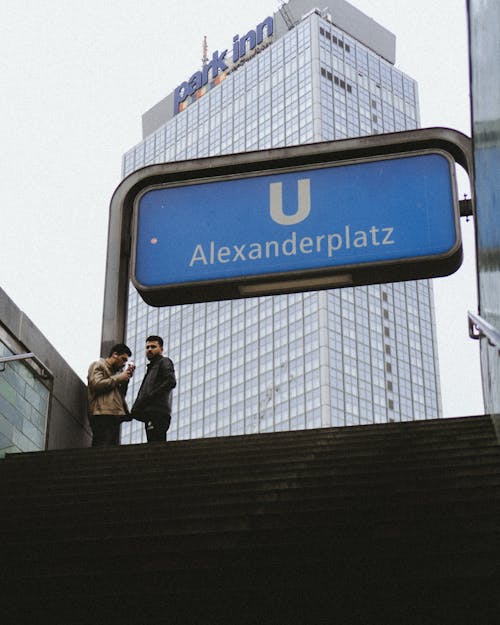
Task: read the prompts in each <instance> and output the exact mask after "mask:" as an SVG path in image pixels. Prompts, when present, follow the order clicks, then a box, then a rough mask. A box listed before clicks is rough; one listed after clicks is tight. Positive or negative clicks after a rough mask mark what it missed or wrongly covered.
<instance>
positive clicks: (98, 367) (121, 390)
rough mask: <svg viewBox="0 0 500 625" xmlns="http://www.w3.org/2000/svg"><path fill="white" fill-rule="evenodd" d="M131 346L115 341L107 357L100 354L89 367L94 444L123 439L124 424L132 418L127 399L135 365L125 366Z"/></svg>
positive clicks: (91, 425)
mask: <svg viewBox="0 0 500 625" xmlns="http://www.w3.org/2000/svg"><path fill="white" fill-rule="evenodd" d="M131 355H132V352H131V351H130V349H129V348H128V347H127V346H126V345H125V344H123V343H119V344H117V345H114V346H113V347H112V348H111V350H110V352H109V356H108V357H107V358H100V359H99V360H96V361H95V362H93V363H92V364H91V365H90V367H89V372H88V376H87V382H88V389H87V391H88V392H87V395H88V416H89V423H90V427H91V429H92V434H93V439H92V447H109V446H112V445H118V444H119V443H120V424H121V422H122V421H131V419H132V418H131V417H130V413H129V409H128V407H127V403H126V401H125V395H126V393H127V386H128V383H129V380H130V378H131V377H132V374H133V373H134V369H135V366H134V365H133V363H130V364H129V365H128V367H126V368H125V365H126V364H127V361H128V359H129V357H130V356H131Z"/></svg>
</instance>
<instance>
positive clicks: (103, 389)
mask: <svg viewBox="0 0 500 625" xmlns="http://www.w3.org/2000/svg"><path fill="white" fill-rule="evenodd" d="M118 375H120V373H119V372H116V371H114V370H113V368H112V367H110V366H109V365H108V364H107V362H106V359H105V358H101V359H99V360H96V362H93V363H92V364H91V365H90V367H89V372H88V376H87V383H88V389H87V390H88V393H87V396H88V414H89V416H90V415H117V416H125V415H129V410H128V407H127V403H126V402H125V395H126V393H127V386H128V381H127V382H119V381H118V380H117V379H116V378H117V377H118Z"/></svg>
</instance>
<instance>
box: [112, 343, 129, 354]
mask: <svg viewBox="0 0 500 625" xmlns="http://www.w3.org/2000/svg"><path fill="white" fill-rule="evenodd" d="M113 354H118V356H121V355H122V354H127V356H132V352H131V351H130V348H129V347H127V346H126V345H125V343H117V344H116V345H113V347H112V348H111V349H110V350H109V355H110V356H112V355H113Z"/></svg>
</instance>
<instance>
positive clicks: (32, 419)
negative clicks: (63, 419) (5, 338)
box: [0, 342, 50, 458]
mask: <svg viewBox="0 0 500 625" xmlns="http://www.w3.org/2000/svg"><path fill="white" fill-rule="evenodd" d="M11 355H12V352H11V351H10V350H9V349H8V348H7V347H6V346H5V345H4V344H3V343H1V342H0V356H11ZM49 401H50V391H49V388H47V386H46V385H45V383H44V382H43V381H42V380H41V379H39V378H38V377H37V375H36V374H35V372H34V371H33V370H32V369H31V368H30V366H29V365H28V364H27V363H26V362H25V361H22V360H18V361H13V362H7V363H3V364H2V363H0V458H1V457H3V456H4V455H5V454H6V453H12V452H22V451H39V450H42V449H44V447H45V431H46V421H47V414H48V409H49Z"/></svg>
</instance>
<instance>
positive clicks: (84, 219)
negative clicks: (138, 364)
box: [0, 0, 483, 416]
mask: <svg viewBox="0 0 500 625" xmlns="http://www.w3.org/2000/svg"><path fill="white" fill-rule="evenodd" d="M279 4H280V3H279V1H278V0H252V2H249V3H244V2H239V1H238V0H232V1H231V2H229V1H228V0H217V1H215V0H204V1H203V2H201V1H200V0H193V1H192V2H190V3H186V4H182V3H181V4H179V3H177V2H175V3H174V2H168V1H165V0H142V1H141V2H137V0H135V1H131V0H104V1H103V0H86V1H85V2H81V0H64V1H62V0H2V2H1V3H0V24H1V26H0V28H1V36H0V54H1V58H2V64H1V69H0V79H1V85H2V98H1V101H0V124H1V143H0V145H1V147H0V149H1V155H2V158H1V173H0V176H1V178H0V180H1V194H2V203H1V209H0V211H1V213H0V215H1V220H0V286H2V288H3V289H4V290H5V291H6V292H7V293H8V295H9V296H10V297H11V298H12V299H13V300H14V302H15V303H16V304H17V306H19V307H20V308H21V309H22V310H23V311H24V312H25V313H26V314H27V315H28V316H29V317H30V318H31V319H32V321H33V322H34V323H35V324H36V325H37V326H38V328H39V329H40V330H41V331H42V332H43V333H44V334H45V336H46V337H47V338H48V339H49V340H50V342H51V343H52V344H53V345H54V347H55V348H56V349H57V350H58V351H59V352H60V353H61V355H62V356H63V357H64V358H65V359H66V360H67V362H68V363H69V364H70V365H71V366H72V367H73V368H74V369H75V370H76V372H77V373H78V374H79V375H80V376H81V377H82V378H85V375H86V369H87V366H88V363H89V362H90V361H92V360H93V359H95V358H96V357H97V356H98V355H99V349H100V333H101V314H102V298H103V287H104V270H105V262H106V238H107V223H108V208H109V202H110V199H111V195H112V193H113V191H114V189H115V188H116V186H117V185H118V184H119V182H120V169H121V156H122V154H123V153H124V152H125V151H126V150H128V149H129V148H130V147H132V146H133V145H135V144H136V143H138V142H139V141H140V140H141V138H142V137H141V114H142V113H143V112H144V111H146V110H147V109H149V108H150V107H151V106H152V105H153V104H155V103H156V102H157V101H159V100H160V99H162V98H163V97H164V96H165V95H167V94H168V93H170V92H171V91H172V90H173V89H174V88H175V87H176V86H177V85H178V84H179V83H180V82H182V81H183V80H185V79H186V78H188V77H189V76H191V74H192V73H193V72H195V71H197V70H198V69H199V68H200V65H201V57H202V39H203V36H204V35H206V36H207V39H208V51H209V54H211V52H213V51H214V50H216V49H219V50H220V49H224V48H226V47H229V46H230V45H231V42H232V38H233V35H235V34H236V33H239V34H241V33H245V32H247V31H248V30H250V29H251V28H253V27H254V26H255V25H256V24H257V23H258V22H260V21H262V19H264V18H265V17H267V15H271V14H272V13H273V12H274V11H276V10H277V9H278V7H279ZM320 4H321V3H320ZM323 4H326V3H323ZM352 4H354V5H355V6H356V7H357V8H359V9H360V10H362V11H364V12H365V13H366V14H367V15H369V16H370V17H372V18H373V19H375V20H376V21H378V22H380V23H381V24H382V25H383V26H385V27H386V28H388V29H389V30H390V31H392V32H393V33H394V34H395V35H396V38H397V48H396V50H397V54H396V65H397V67H398V68H399V69H401V70H402V71H404V72H406V73H407V74H409V75H410V76H412V77H413V78H415V79H416V80H417V81H418V83H419V92H420V107H421V110H420V113H421V122H422V126H424V127H425V126H447V127H451V128H455V129H457V130H460V131H462V132H464V133H466V134H468V135H470V112H469V82H468V57H467V22H466V9H465V5H466V2H465V0H439V2H436V0H420V1H419V2H418V3H413V2H408V1H402V0H352ZM320 8H323V5H321V7H320ZM459 191H460V194H462V193H464V192H466V191H468V187H467V181H466V179H465V176H461V178H460V183H459ZM461 224H462V236H463V239H464V251H465V262H464V264H463V266H462V268H461V269H460V270H459V271H458V272H457V273H456V274H454V275H453V276H451V277H447V278H440V279H437V280H435V281H434V286H435V298H436V318H437V332H438V345H439V357H440V366H441V378H442V394H443V408H444V415H445V416H458V415H463V414H479V413H482V412H483V403H482V394H481V386H480V373H479V351H478V350H479V347H478V344H477V342H475V341H472V340H471V339H469V338H468V333H467V310H472V311H476V310H477V295H476V278H475V263H474V254H475V250H474V232H473V229H474V226H473V223H472V222H471V221H469V222H468V223H466V222H465V220H463V219H462V220H461ZM138 357H140V356H138Z"/></svg>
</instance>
